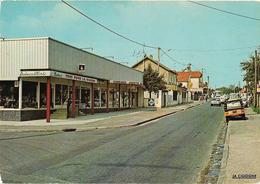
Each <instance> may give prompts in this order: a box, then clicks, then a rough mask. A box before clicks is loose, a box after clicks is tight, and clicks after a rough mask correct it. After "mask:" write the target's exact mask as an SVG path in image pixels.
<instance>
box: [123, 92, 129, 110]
mask: <svg viewBox="0 0 260 184" xmlns="http://www.w3.org/2000/svg"><path fill="white" fill-rule="evenodd" d="M122 104H123V107H128V92H123V93H122Z"/></svg>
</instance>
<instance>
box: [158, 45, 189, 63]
mask: <svg viewBox="0 0 260 184" xmlns="http://www.w3.org/2000/svg"><path fill="white" fill-rule="evenodd" d="M161 51H162V52H163V53H164V54H165V55H166V56H167V57H168V58H170V59H171V60H172V61H174V62H175V63H178V64H180V65H182V66H186V64H184V63H182V62H180V61H178V60H176V59H174V58H173V57H172V56H170V55H169V54H168V53H167V52H166V51H165V50H163V49H162V48H161Z"/></svg>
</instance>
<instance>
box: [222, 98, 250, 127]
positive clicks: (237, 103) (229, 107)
mask: <svg viewBox="0 0 260 184" xmlns="http://www.w3.org/2000/svg"><path fill="white" fill-rule="evenodd" d="M224 110H225V112H224V116H225V118H226V122H227V123H228V122H229V120H230V119H231V118H232V117H241V118H243V119H245V118H246V116H245V110H244V107H243V102H242V100H241V99H231V100H228V101H227V102H226V103H225V104H224Z"/></svg>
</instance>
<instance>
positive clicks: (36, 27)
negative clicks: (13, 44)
mask: <svg viewBox="0 0 260 184" xmlns="http://www.w3.org/2000/svg"><path fill="white" fill-rule="evenodd" d="M38 3H41V2H38ZM41 5H42V4H41ZM46 7H47V6H46ZM79 19H80V16H79V15H78V14H77V13H76V12H75V11H73V10H71V9H70V8H68V7H66V6H65V5H64V4H63V3H60V2H59V3H56V4H54V6H53V8H52V9H51V10H49V11H42V12H40V13H38V14H36V15H35V16H32V15H24V14H23V15H19V16H17V18H16V19H15V20H14V21H13V22H12V23H11V24H13V27H19V28H20V30H25V32H28V31H29V32H31V31H33V32H45V33H46V34H48V35H49V34H50V33H59V32H61V31H64V29H69V28H70V27H71V26H72V25H73V24H76V23H77V21H78V20H79ZM5 24H7V25H8V24H9V23H8V22H5Z"/></svg>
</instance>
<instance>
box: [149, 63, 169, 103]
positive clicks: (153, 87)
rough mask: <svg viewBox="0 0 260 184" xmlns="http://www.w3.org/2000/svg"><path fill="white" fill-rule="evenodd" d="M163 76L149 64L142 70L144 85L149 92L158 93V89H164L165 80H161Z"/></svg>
mask: <svg viewBox="0 0 260 184" xmlns="http://www.w3.org/2000/svg"><path fill="white" fill-rule="evenodd" d="M163 78H164V76H163V75H160V74H159V72H158V71H155V70H153V69H152V67H151V65H150V64H149V65H148V67H147V69H145V70H144V86H145V89H146V90H147V91H149V93H150V98H151V93H152V92H155V93H158V91H159V90H164V89H166V86H165V84H166V82H165V81H164V80H163Z"/></svg>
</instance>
